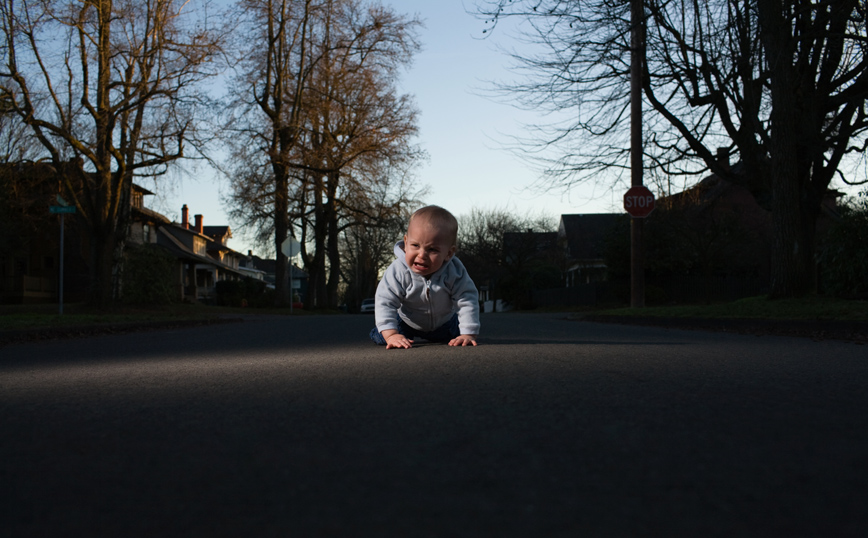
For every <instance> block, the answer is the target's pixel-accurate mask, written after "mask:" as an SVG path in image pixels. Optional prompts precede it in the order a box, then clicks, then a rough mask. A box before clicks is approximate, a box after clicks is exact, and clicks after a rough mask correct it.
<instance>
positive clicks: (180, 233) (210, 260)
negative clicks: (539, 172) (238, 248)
mask: <svg viewBox="0 0 868 538" xmlns="http://www.w3.org/2000/svg"><path fill="white" fill-rule="evenodd" d="M194 218H195V224H193V225H191V224H190V219H189V209H188V208H187V205H186V204H185V205H184V206H183V207H182V208H181V222H168V219H165V221H163V222H161V223H159V224H158V225H157V229H156V232H155V233H154V234H153V235H151V236H149V237H151V238H152V241H150V242H151V243H153V244H156V245H159V246H160V247H162V248H164V249H166V250H167V251H168V252H169V253H170V254H171V255H172V256H173V257H174V258H175V259H176V260H177V264H178V267H177V276H178V278H177V283H178V284H177V293H178V298H180V299H186V300H196V301H198V300H205V301H210V300H212V299H213V298H214V290H215V287H216V285H217V282H220V281H221V280H238V279H240V278H243V277H244V276H246V275H245V274H244V273H243V272H242V271H240V270H239V268H238V266H239V262H240V260H241V258H242V255H241V254H240V253H238V252H235V251H233V250H232V249H230V248H229V247H227V246H226V244H225V242H226V240H227V239H228V238H229V237H231V235H232V234H231V231H230V230H229V227H228V226H217V227H213V228H219V229H221V232H220V233H217V232H215V236H214V237H211V236H209V235H207V234H206V233H205V227H204V216H203V215H195V216H194ZM146 226H149V223H143V224H142V227H146ZM135 227H136V225H135V224H134V226H133V228H135ZM144 235H145V234H144V233H143V237H144Z"/></svg>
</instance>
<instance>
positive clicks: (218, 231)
mask: <svg viewBox="0 0 868 538" xmlns="http://www.w3.org/2000/svg"><path fill="white" fill-rule="evenodd" d="M202 234H204V235H207V236H208V237H210V238H211V239H214V240H215V241H220V242H221V243H222V242H223V240H224V239H226V238H228V239H231V238H232V230H230V229H229V226H227V225H225V224H224V225H222V226H202Z"/></svg>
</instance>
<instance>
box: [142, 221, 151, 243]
mask: <svg viewBox="0 0 868 538" xmlns="http://www.w3.org/2000/svg"><path fill="white" fill-rule="evenodd" d="M150 242H151V226H150V225H149V224H143V225H142V243H150Z"/></svg>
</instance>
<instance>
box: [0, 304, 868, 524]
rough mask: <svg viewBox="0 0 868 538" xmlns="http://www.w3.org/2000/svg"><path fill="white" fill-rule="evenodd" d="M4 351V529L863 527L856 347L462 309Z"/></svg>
mask: <svg viewBox="0 0 868 538" xmlns="http://www.w3.org/2000/svg"><path fill="white" fill-rule="evenodd" d="M372 323H373V317H372V316H369V315H368V316H363V315H356V316H352V315H343V316H308V317H302V316H297V317H263V318H255V317H252V318H250V319H247V320H245V321H243V322H235V323H226V324H219V325H211V326H205V327H195V328H185V329H175V330H164V331H150V332H139V333H131V334H123V335H115V336H99V337H92V338H87V339H70V340H55V341H49V342H38V343H27V344H16V345H8V346H5V347H0V492H2V496H3V498H2V500H0V501H2V502H0V518H2V520H0V529H3V531H2V532H0V535H2V536H10V537H11V536H14V537H18V536H22V537H23V536H28V537H29V536H52V537H54V536H119V537H120V536H124V537H127V536H209V537H210V536H255V537H262V536H275V537H277V536H280V537H284V536H293V537H319V536H350V537H353V536H383V537H388V536H395V537H429V536H430V537H465V536H466V537H476V536H480V537H483V536H484V537H489V536H491V537H512V536H515V537H537V536H544V537H549V536H564V537H575V536H616V537H617V536H666V537H671V536H704V537H705V536H725V537H733V536H785V537H794V536H822V537H832V536H837V537H842V536H859V537H862V536H866V535H868V348H866V347H865V346H860V345H856V344H852V343H846V342H840V341H825V342H815V341H812V340H810V339H800V338H785V337H775V336H762V337H757V336H745V335H734V334H722V333H710V332H701V331H680V330H670V329H661V328H651V327H631V326H621V325H609V324H594V323H586V322H578V321H569V320H567V319H564V316H563V315H558V314H517V313H510V314H483V317H482V323H483V332H482V336H481V338H480V341H481V345H480V346H479V347H477V348H450V347H447V346H443V345H434V344H422V343H421V342H420V343H419V344H420V345H418V346H417V347H414V348H413V349H410V350H388V351H387V350H385V349H383V348H380V347H377V346H375V345H373V344H372V343H370V342H369V341H368V340H367V332H368V330H369V329H370V327H371V324H372Z"/></svg>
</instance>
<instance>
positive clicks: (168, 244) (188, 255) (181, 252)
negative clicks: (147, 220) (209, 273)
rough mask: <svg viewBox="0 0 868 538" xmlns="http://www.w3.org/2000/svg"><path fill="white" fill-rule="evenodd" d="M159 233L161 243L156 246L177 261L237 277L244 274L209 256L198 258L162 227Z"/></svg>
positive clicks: (198, 256)
mask: <svg viewBox="0 0 868 538" xmlns="http://www.w3.org/2000/svg"><path fill="white" fill-rule="evenodd" d="M159 233H160V237H162V238H163V239H162V240H161V241H158V242H157V244H158V245H160V246H161V247H163V248H165V249H166V250H168V251H169V252H171V253H172V255H173V256H175V257H176V258H178V259H179V260H184V261H189V262H194V263H201V264H207V265H213V266H214V267H217V268H219V269H221V270H223V271H229V272H231V273H235V274H238V275H244V273H242V272H241V271H239V270H238V269H234V268H232V267H230V266H228V265H226V264H225V263H221V262H219V261H217V260H215V259H214V258H211V257H210V256H200V255H198V254H196V253H195V252H192V251H191V250H190V249H188V248H187V247H186V246H184V243H182V242H181V241H179V240H178V238H177V237H175V236H174V235H172V234H171V233H169V231H168V230H166V229H165V228H163V227H160V229H159Z"/></svg>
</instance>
